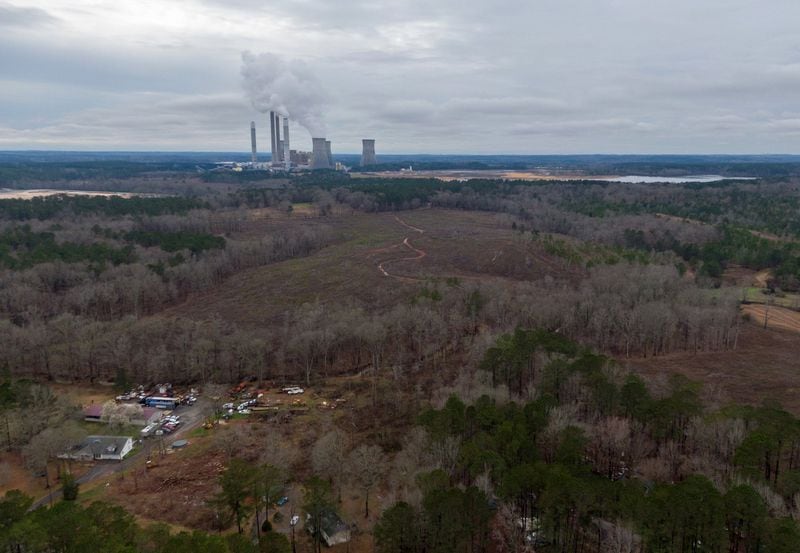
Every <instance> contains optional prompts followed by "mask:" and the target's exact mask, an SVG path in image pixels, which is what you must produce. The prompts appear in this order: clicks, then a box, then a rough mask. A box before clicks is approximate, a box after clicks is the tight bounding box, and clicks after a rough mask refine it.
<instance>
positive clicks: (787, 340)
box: [622, 313, 800, 414]
mask: <svg viewBox="0 0 800 553" xmlns="http://www.w3.org/2000/svg"><path fill="white" fill-rule="evenodd" d="M795 315H798V314H796V313H795ZM799 351H800V334H798V333H795V332H787V331H781V330H772V329H768V330H765V329H763V328H760V327H759V326H758V325H756V324H753V323H750V324H744V325H743V326H742V332H741V335H740V338H739V344H738V347H737V349H735V350H730V351H717V352H704V353H697V354H692V353H675V354H671V355H666V356H662V357H653V358H648V359H635V360H634V359H630V360H623V361H622V363H623V364H624V365H627V366H628V367H629V368H630V369H631V370H633V371H634V372H637V373H640V374H642V375H644V376H648V377H652V378H659V377H663V376H664V375H668V374H672V373H678V374H682V375H684V376H686V377H688V378H690V379H692V380H695V381H698V382H702V383H703V384H704V387H705V391H706V393H707V394H708V395H710V396H716V399H717V400H718V401H720V402H722V403H726V402H730V401H735V402H739V403H746V404H753V405H756V404H759V403H761V402H762V401H764V400H767V399H775V400H778V401H779V402H781V404H782V405H783V406H784V407H785V408H787V409H789V410H791V411H792V412H793V413H795V414H800V356H798V355H797V352H799Z"/></svg>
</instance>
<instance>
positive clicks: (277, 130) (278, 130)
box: [275, 113, 283, 163]
mask: <svg viewBox="0 0 800 553" xmlns="http://www.w3.org/2000/svg"><path fill="white" fill-rule="evenodd" d="M281 142H282V141H281V116H280V115H278V114H277V113H276V114H275V149H276V150H277V153H278V155H277V157H276V158H275V162H276V163H278V162H281V161H283V144H282V143H281Z"/></svg>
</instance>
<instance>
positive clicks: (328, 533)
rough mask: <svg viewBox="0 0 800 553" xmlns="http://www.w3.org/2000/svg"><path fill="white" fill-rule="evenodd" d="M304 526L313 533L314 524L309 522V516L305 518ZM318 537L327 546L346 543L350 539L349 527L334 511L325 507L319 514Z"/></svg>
mask: <svg viewBox="0 0 800 553" xmlns="http://www.w3.org/2000/svg"><path fill="white" fill-rule="evenodd" d="M306 528H307V529H308V531H309V532H311V533H312V534H313V533H314V525H313V524H312V523H311V520H310V516H309V518H307V520H306ZM320 537H321V538H322V541H324V542H325V545H327V546H328V547H333V546H334V545H338V544H340V543H347V542H349V541H350V527H349V526H348V525H347V524H345V522H344V521H343V520H342V519H341V518H339V515H337V514H336V513H335V512H334V511H332V510H330V509H326V510H325V511H323V512H322V514H321V515H320Z"/></svg>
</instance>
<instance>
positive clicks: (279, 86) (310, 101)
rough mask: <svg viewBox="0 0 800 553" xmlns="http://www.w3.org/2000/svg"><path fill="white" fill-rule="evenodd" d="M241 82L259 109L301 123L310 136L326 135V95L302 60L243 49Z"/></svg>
mask: <svg viewBox="0 0 800 553" xmlns="http://www.w3.org/2000/svg"><path fill="white" fill-rule="evenodd" d="M242 81H243V82H242V84H243V86H244V90H245V93H246V94H247V97H248V98H249V99H250V102H251V103H252V104H253V107H254V108H256V109H257V110H258V111H260V112H262V113H266V112H268V111H270V110H272V111H276V112H278V113H280V114H282V115H284V116H287V117H289V119H291V120H293V121H297V122H298V123H300V124H301V125H302V126H303V127H305V128H306V130H308V132H309V133H310V134H311V136H312V137H323V136H327V133H326V132H325V121H324V118H323V115H322V111H323V106H324V104H325V103H326V102H327V94H326V93H325V90H324V89H323V87H322V83H320V82H319V79H317V77H316V75H314V73H313V72H312V71H311V69H310V68H309V67H308V66H307V65H306V64H305V63H303V62H302V61H300V60H284V59H283V58H280V57H278V56H276V55H275V54H271V53H264V54H253V53H252V52H242Z"/></svg>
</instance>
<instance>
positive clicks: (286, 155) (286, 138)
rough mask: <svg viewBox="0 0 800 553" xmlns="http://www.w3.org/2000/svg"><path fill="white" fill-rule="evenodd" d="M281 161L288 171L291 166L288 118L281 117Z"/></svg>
mask: <svg viewBox="0 0 800 553" xmlns="http://www.w3.org/2000/svg"><path fill="white" fill-rule="evenodd" d="M283 162H284V163H285V164H286V170H287V171H288V170H289V169H290V168H291V166H292V155H291V154H290V153H289V118H288V117H284V118H283Z"/></svg>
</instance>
